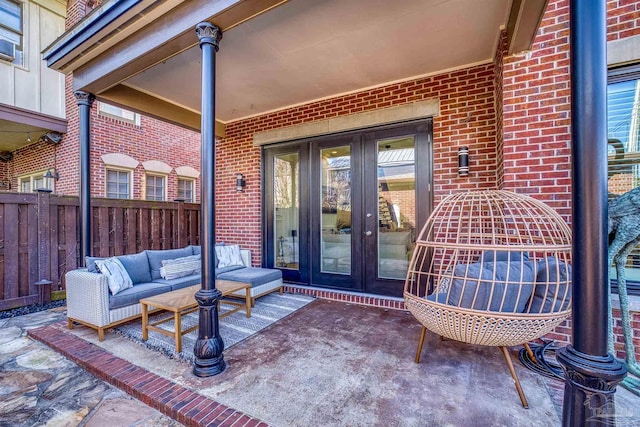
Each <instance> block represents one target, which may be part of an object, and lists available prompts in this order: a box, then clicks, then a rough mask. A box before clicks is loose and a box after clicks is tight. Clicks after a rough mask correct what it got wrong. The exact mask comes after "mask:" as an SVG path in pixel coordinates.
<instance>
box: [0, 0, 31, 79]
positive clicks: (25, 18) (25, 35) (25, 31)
mask: <svg viewBox="0 0 640 427" xmlns="http://www.w3.org/2000/svg"><path fill="white" fill-rule="evenodd" d="M9 1H11V2H14V3H18V4H19V5H20V7H21V11H22V35H21V37H22V46H21V48H22V51H21V52H22V62H21V63H16V62H15V60H14V61H12V62H8V61H5V60H2V59H0V61H2V62H3V63H5V64H8V65H10V66H12V67H15V68H18V69H21V70H25V71H28V70H29V66H28V61H29V58H28V52H27V49H29V43H31V40H30V35H29V32H30V26H29V23H30V19H29V7H28V6H29V4H28V3H27V2H26V1H25V0H9ZM16 48H18V46H17V45H16Z"/></svg>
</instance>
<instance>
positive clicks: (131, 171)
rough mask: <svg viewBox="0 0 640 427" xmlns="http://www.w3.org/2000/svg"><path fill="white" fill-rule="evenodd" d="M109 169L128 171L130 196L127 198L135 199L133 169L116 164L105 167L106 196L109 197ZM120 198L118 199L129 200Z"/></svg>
mask: <svg viewBox="0 0 640 427" xmlns="http://www.w3.org/2000/svg"><path fill="white" fill-rule="evenodd" d="M109 171H117V172H126V173H128V174H129V197H127V199H133V169H129V168H119V167H114V166H107V167H105V169H104V197H107V198H108V197H109V195H108V194H109V191H108V190H107V184H108V181H109ZM127 199H118V200H127Z"/></svg>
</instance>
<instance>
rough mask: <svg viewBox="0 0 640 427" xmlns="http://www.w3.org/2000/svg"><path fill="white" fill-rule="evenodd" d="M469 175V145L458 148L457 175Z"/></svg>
mask: <svg viewBox="0 0 640 427" xmlns="http://www.w3.org/2000/svg"><path fill="white" fill-rule="evenodd" d="M467 175H469V147H460V148H458V176H467Z"/></svg>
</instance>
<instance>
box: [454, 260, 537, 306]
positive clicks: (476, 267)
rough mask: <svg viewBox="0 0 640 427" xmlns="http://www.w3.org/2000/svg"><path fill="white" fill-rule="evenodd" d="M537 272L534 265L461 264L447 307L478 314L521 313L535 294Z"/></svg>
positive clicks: (525, 263)
mask: <svg viewBox="0 0 640 427" xmlns="http://www.w3.org/2000/svg"><path fill="white" fill-rule="evenodd" d="M535 272H536V265H535V262H534V261H522V262H507V261H496V262H485V263H475V264H470V265H465V264H458V265H456V267H455V269H454V273H453V277H454V278H453V282H452V284H451V289H450V292H449V297H448V298H447V304H451V305H455V306H458V307H463V308H473V309H474V310H489V311H502V312H516V313H521V312H523V311H524V310H525V308H526V306H527V302H528V301H529V298H530V297H531V294H532V292H533V283H534V280H535ZM465 277H466V279H465ZM478 279H481V280H478ZM520 282H522V284H520ZM476 293H477V295H476ZM474 298H475V304H474V302H473V301H474ZM503 300H504V302H503Z"/></svg>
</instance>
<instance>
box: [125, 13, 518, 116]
mask: <svg viewBox="0 0 640 427" xmlns="http://www.w3.org/2000/svg"><path fill="white" fill-rule="evenodd" d="M510 7H511V0H393V1H389V0H322V1H320V0H289V1H288V2H287V3H285V4H283V5H281V6H278V7H276V8H274V9H273V10H271V11H269V12H267V13H264V14H262V15H260V16H258V17H256V18H254V19H251V20H249V21H246V22H245V23H243V24H241V25H239V26H236V27H234V28H232V29H230V30H229V31H227V32H225V33H224V37H223V39H222V41H221V42H220V52H219V53H218V54H217V58H216V60H217V76H216V79H217V85H216V88H217V89H216V116H217V118H218V120H220V121H222V122H229V121H234V120H237V119H240V118H243V117H248V116H253V115H258V114H263V113H265V112H268V111H273V110H278V109H282V108H285V107H288V106H292V105H296V104H302V103H306V102H309V101H312V100H317V99H321V98H327V97H331V96H335V95H339V94H343V93H348V92H353V91H357V90H360V89H362V88H367V87H372V86H379V85H383V84H385V83H389V82H393V81H399V80H406V79H409V78H411V77H415V76H423V75H428V74H435V73H438V72H441V71H444V70H448V69H455V68H461V67H465V66H469V65H472V64H478V63H483V62H488V61H491V60H492V59H493V56H494V53H495V49H496V45H497V41H498V37H499V34H500V28H501V26H506V24H507V20H508V18H509V10H510ZM214 23H215V22H214ZM200 76H201V70H200V49H199V48H198V47H194V48H191V49H188V50H186V51H184V52H182V53H180V54H178V55H176V56H174V57H172V58H170V59H167V60H166V61H164V62H162V63H160V64H158V65H156V66H154V67H152V68H149V69H147V70H146V71H143V72H142V73H140V74H138V75H136V76H134V77H132V78H129V79H128V80H126V81H125V82H123V83H124V84H125V85H127V86H130V87H132V88H134V89H137V90H139V91H141V92H144V93H147V94H149V95H152V96H154V97H157V98H160V99H164V100H166V101H168V102H170V103H172V104H175V105H178V106H181V107H184V108H186V109H189V110H191V111H193V112H196V113H199V112H200V102H201V101H200V97H201V95H200Z"/></svg>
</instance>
